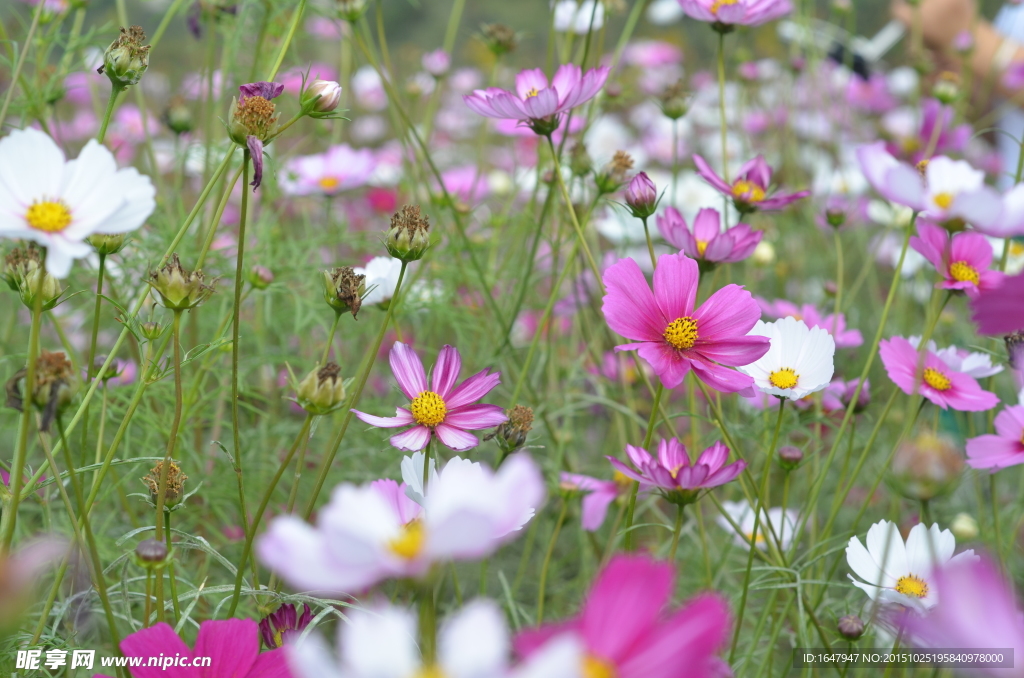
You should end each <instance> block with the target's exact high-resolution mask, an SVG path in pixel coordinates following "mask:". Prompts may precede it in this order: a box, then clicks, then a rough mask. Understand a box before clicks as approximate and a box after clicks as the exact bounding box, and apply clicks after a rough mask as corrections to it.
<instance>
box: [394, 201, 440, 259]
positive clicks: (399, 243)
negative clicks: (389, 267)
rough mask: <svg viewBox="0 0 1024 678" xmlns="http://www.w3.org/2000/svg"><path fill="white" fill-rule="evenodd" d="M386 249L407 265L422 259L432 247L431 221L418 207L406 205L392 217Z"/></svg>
mask: <svg viewBox="0 0 1024 678" xmlns="http://www.w3.org/2000/svg"><path fill="white" fill-rule="evenodd" d="M384 247H385V249H387V251H388V254H390V255H391V256H393V257H394V258H395V259H401V260H402V261H404V262H405V263H409V262H410V261H416V260H418V259H422V258H423V255H424V254H426V252H427V248H429V247H430V219H429V218H427V215H425V214H421V213H420V208H419V207H417V206H416V205H406V206H405V207H403V208H402V209H400V210H399V211H398V212H396V213H395V214H394V215H393V216H392V217H391V228H390V229H389V230H388V232H387V233H386V234H385V236H384Z"/></svg>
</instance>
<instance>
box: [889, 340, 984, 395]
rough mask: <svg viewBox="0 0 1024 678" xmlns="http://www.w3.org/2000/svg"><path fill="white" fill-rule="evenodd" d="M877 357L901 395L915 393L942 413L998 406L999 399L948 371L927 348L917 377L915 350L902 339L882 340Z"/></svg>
mask: <svg viewBox="0 0 1024 678" xmlns="http://www.w3.org/2000/svg"><path fill="white" fill-rule="evenodd" d="M878 354H879V355H880V356H881V358H882V363H883V364H884V365H885V370H886V372H888V373H889V378H890V379H892V380H893V383H895V384H896V385H897V386H899V387H900V389H901V390H902V391H903V392H904V393H906V394H908V395H913V394H914V393H915V392H916V393H917V394H918V395H920V396H922V397H924V398H927V399H928V400H930V401H931V402H933V403H935V404H936V405H938V406H939V407H941V408H942V409H944V410H945V409H947V408H949V407H952V408H953V409H954V410H959V411H961V412H983V411H985V410H990V409H992V408H993V407H995V406H996V404H998V403H999V398H997V397H996V395H995V394H994V393H989V392H988V391H985V390H983V389H982V388H981V386H979V385H978V382H977V381H975V380H974V377H972V376H970V375H967V374H964V373H963V372H957V371H956V370H953V369H951V368H950V367H949V365H947V364H946V363H945V362H943V360H942V358H940V357H939V356H937V355H935V353H933V352H932V351H929V350H927V349H926V350H925V352H924V372H923V373H922V374H921V375H920V376H918V374H917V365H918V360H919V356H918V353H917V349H916V348H914V345H913V344H911V343H910V342H909V341H907V340H906V339H904V338H903V337H892V338H891V339H884V340H882V342H881V343H880V344H879V347H878Z"/></svg>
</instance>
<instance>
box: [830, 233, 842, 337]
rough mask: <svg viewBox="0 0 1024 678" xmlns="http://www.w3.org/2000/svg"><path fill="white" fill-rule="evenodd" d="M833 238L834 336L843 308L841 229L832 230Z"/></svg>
mask: <svg viewBox="0 0 1024 678" xmlns="http://www.w3.org/2000/svg"><path fill="white" fill-rule="evenodd" d="M832 237H833V239H834V240H835V244H836V302H835V305H834V306H833V311H832V316H833V317H832V336H835V334H836V332H837V331H838V329H839V313H840V312H841V309H842V307H843V239H842V238H840V237H839V229H838V228H833V229H832Z"/></svg>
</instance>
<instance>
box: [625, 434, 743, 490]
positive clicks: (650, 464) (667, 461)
mask: <svg viewBox="0 0 1024 678" xmlns="http://www.w3.org/2000/svg"><path fill="white" fill-rule="evenodd" d="M626 455H627V456H628V457H629V460H630V461H631V462H633V466H635V467H636V469H637V470H636V471H634V470H633V469H631V468H629V467H628V466H626V465H625V464H623V463H622V462H621V461H619V460H618V459H616V458H615V457H607V459H608V461H610V462H611V463H612V466H614V467H615V470H616V471H618V472H619V473H621V474H622V475H624V476H626V477H627V478H632V479H633V480H635V481H637V482H638V483H640V487H641V489H644V490H655V489H656V490H658V491H660V492H661V494H662V496H663V497H665V499H667V500H668V501H670V502H672V503H673V504H690V503H692V502H693V501H694V500H696V499H697V495H698V493H699V492H700V491H701V490H709V489H711V488H712V487H718V486H719V485H725V484H726V483H729V482H732V481H733V480H735V479H736V477H737V476H739V474H741V473H743V469H745V468H746V467H747V462H745V461H742V460H740V461H737V462H734V463H732V464H726V463H725V462H726V460H728V459H729V448H728V447H726V446H725V445H723V444H722V443H721V441H719V442H716V443H715V444H714V445H712V446H711V447H709V448H708V449H706V450H704V451H703V452H702V453H701V455H700V457H699V458H698V459H697V461H696V462H694V463H693V464H691V463H690V455H689V454H688V453H687V451H686V446H685V445H683V444H682V443H681V442H679V441H678V440H677V439H675V438H672V439H670V440H664V439H663V440H661V441H660V442H659V443H658V458H657V459H655V458H654V457H653V456H651V454H650V453H648V452H647V450H645V449H643V448H642V447H634V446H633V445H626Z"/></svg>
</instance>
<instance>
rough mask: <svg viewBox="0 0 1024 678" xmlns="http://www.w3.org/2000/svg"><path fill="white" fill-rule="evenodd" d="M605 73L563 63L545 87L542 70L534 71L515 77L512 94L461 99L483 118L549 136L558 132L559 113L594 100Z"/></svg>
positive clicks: (498, 91)
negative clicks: (518, 123)
mask: <svg viewBox="0 0 1024 678" xmlns="http://www.w3.org/2000/svg"><path fill="white" fill-rule="evenodd" d="M608 71H609V69H608V67H607V66H601V67H600V68H594V69H591V70H589V71H587V72H586V73H585V74H584V73H583V71H582V70H581V69H580V67H579V66H577V65H575V64H563V65H562V66H559V67H558V70H557V71H556V72H555V77H553V78H552V79H551V83H550V84H548V79H547V77H546V76H545V75H544V71H542V70H541V69H539V68H534V69H529V70H525V71H521V72H520V73H519V75H517V76H516V91H515V93H512V92H509V91H508V90H503V89H499V88H497V87H490V88H488V89H486V90H480V89H478V90H476V91H474V92H473V93H472V94H470V95H467V96H464V97H462V99H463V101H465V102H466V105H467V106H468V107H469V108H470V109H471V110H472V111H474V112H475V113H478V114H480V115H482V116H484V117H487V118H499V119H506V120H519V121H521V122H523V123H525V124H527V125H528V126H530V127H531V128H532V129H533V131H534V132H536V133H537V134H542V135H548V134H551V132H553V131H554V130H555V129H557V127H558V124H559V122H561V121H560V119H559V118H560V116H561V114H563V113H565V112H567V111H568V110H569V109H571V108H574V107H576V106H579V105H580V104H582V103H584V102H587V101H590V100H591V99H593V98H594V96H595V95H596V94H597V93H598V92H599V91H600V90H601V88H602V87H604V83H605V80H607V79H608Z"/></svg>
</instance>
